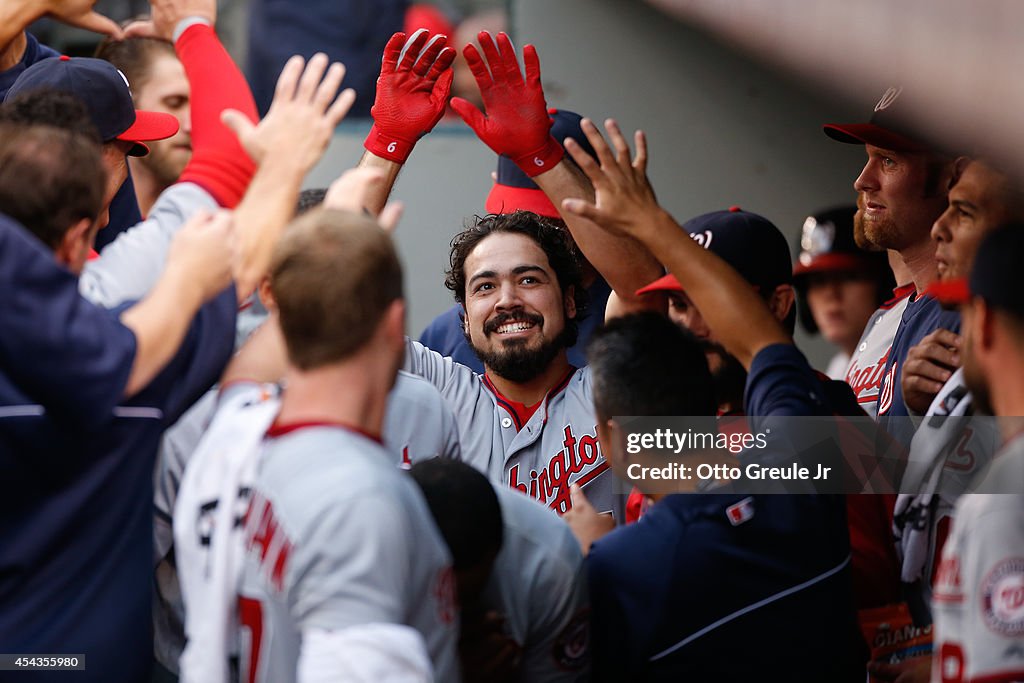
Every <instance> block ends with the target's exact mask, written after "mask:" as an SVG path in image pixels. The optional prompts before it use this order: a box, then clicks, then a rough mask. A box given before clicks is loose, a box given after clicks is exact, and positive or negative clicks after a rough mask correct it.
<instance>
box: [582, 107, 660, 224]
mask: <svg viewBox="0 0 1024 683" xmlns="http://www.w3.org/2000/svg"><path fill="white" fill-rule="evenodd" d="M580 126H581V127H582V128H583V133H584V134H585V135H586V136H587V140H589V141H590V144H591V145H592V146H593V148H594V151H595V152H596V153H597V160H596V161H595V160H594V159H593V158H592V157H591V156H590V155H589V154H587V153H586V152H585V151H583V148H582V147H580V146H579V144H577V143H576V142H575V141H574V140H572V139H569V138H567V139H566V141H565V148H566V150H568V151H569V154H570V155H571V156H572V158H573V160H574V161H575V162H576V164H577V165H578V166H579V167H580V169H581V170H582V171H583V172H584V173H585V174H586V176H587V177H588V178H589V179H590V182H591V183H592V184H593V185H594V195H595V198H594V202H593V203H591V202H587V201H585V200H583V199H566V200H563V202H562V208H563V209H564V210H565V211H567V212H569V213H572V214H575V215H577V216H583V217H584V218H587V219H589V220H591V221H593V222H594V223H597V224H598V225H600V226H601V227H603V228H605V229H606V230H609V231H611V232H615V233H619V234H624V235H630V236H634V237H636V236H637V235H636V232H637V230H640V229H643V228H645V227H649V226H651V225H653V224H654V221H651V220H649V218H650V217H651V216H652V215H654V214H656V213H657V212H659V211H661V209H660V207H659V206H658V200H657V199H656V198H655V196H654V190H653V188H651V183H650V181H648V179H647V139H646V138H645V137H644V134H643V132H641V131H637V132H636V134H635V135H634V143H635V144H636V156H635V157H633V158H632V159H630V151H629V144H628V143H627V142H626V139H625V138H624V137H623V135H622V131H621V130H619V126H618V124H617V123H615V121H613V120H612V119H608V120H607V121H605V130H607V131H608V137H609V138H610V139H611V141H612V146H613V147H614V148H615V151H614V152H613V151H612V149H611V148H610V147H609V146H608V143H607V142H605V139H604V137H602V135H601V133H600V132H599V131H598V130H597V127H596V126H595V125H594V123H593V121H591V120H590V119H583V121H582V122H581V123H580Z"/></svg>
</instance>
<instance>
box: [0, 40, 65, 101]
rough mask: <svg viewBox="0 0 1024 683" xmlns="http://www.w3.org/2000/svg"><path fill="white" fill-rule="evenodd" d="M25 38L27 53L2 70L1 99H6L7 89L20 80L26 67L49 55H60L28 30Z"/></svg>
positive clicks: (0, 76) (0, 81)
mask: <svg viewBox="0 0 1024 683" xmlns="http://www.w3.org/2000/svg"><path fill="white" fill-rule="evenodd" d="M25 39H26V44H25V53H24V54H23V55H22V56H21V61H19V62H18V63H17V64H15V65H14V66H12V67H11V68H10V69H7V70H5V71H0V101H2V100H3V99H4V97H5V96H6V95H7V91H8V90H10V88H11V86H12V85H14V81H16V80H18V76H20V75H21V73H22V72H23V71H24V70H25V69H27V68H29V67H30V66H32V65H33V64H35V63H36V62H38V61H40V60H43V59H47V58H48V57H59V56H60V53H59V52H57V51H56V50H54V49H53V48H50V47H47V46H46V45H42V44H41V43H40V42H39V41H38V40H36V37H35V36H34V35H32V34H31V33H28V32H26V33H25Z"/></svg>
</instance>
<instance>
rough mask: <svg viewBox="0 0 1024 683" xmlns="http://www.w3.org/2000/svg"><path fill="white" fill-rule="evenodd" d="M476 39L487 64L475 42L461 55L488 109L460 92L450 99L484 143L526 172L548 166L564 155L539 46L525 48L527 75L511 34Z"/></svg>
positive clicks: (524, 64) (482, 36) (481, 36)
mask: <svg viewBox="0 0 1024 683" xmlns="http://www.w3.org/2000/svg"><path fill="white" fill-rule="evenodd" d="M478 40H479V41H480V46H481V48H482V49H483V51H484V55H485V56H486V57H487V63H486V64H485V63H484V60H483V58H482V57H481V56H480V53H479V51H477V49H476V47H474V46H473V45H467V46H466V47H465V49H464V50H463V55H464V56H465V58H466V63H467V64H468V65H469V68H470V70H471V71H472V72H473V76H474V78H476V82H477V85H478V86H479V87H480V95H481V98H482V99H483V102H484V109H485V110H486V113H484V112H481V111H480V110H479V109H477V108H476V107H475V106H473V105H472V104H471V103H470V102H469V101H467V100H464V99H462V98H460V97H455V98H452V109H454V110H455V111H456V113H458V115H459V116H461V117H462V118H463V120H464V121H465V122H466V123H467V124H468V125H469V127H470V128H472V129H473V132H475V133H476V135H477V137H479V138H480V139H481V140H482V141H483V142H484V144H486V145H487V146H488V147H490V148H491V149H492V150H494V151H495V152H497V153H498V154H504V155H505V156H507V157H510V158H511V159H512V160H513V161H515V162H516V164H517V165H519V167H520V168H522V169H523V171H524V172H526V173H527V174H528V175H536V174H538V173H541V172H543V171H546V170H548V169H550V168H551V167H552V166H554V165H555V164H556V163H558V161H560V160H561V158H562V154H563V152H562V148H561V146H560V145H559V144H558V143H557V142H556V141H555V140H554V138H552V137H551V124H552V120H551V117H550V116H549V115H548V107H547V103H546V101H545V99H544V89H543V88H542V87H541V82H540V59H539V58H538V57H537V51H536V49H534V47H533V46H532V45H527V46H526V47H525V48H523V66H524V68H525V70H526V76H525V78H524V77H523V73H522V72H521V71H520V70H519V60H518V59H517V58H516V53H515V48H514V47H513V46H512V41H511V40H509V37H508V36H507V35H505V34H504V33H499V34H498V39H497V42H495V41H494V39H493V38H492V37H491V35H490V34H489V33H487V32H486V31H485V32H482V33H480V34H479V36H478Z"/></svg>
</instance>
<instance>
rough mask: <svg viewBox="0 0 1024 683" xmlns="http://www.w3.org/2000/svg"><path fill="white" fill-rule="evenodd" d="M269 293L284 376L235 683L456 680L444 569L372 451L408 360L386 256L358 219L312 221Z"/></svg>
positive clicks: (262, 465) (288, 244)
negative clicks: (357, 676)
mask: <svg viewBox="0 0 1024 683" xmlns="http://www.w3.org/2000/svg"><path fill="white" fill-rule="evenodd" d="M270 286H271V290H272V291H273V295H274V299H275V300H276V302H277V305H278V310H279V316H280V322H281V330H282V333H283V335H284V339H285V346H286V348H287V352H288V360H289V370H288V373H287V375H286V380H285V383H286V385H287V390H286V392H285V394H284V397H283V399H282V402H281V411H280V413H279V414H278V415H277V418H276V420H275V422H274V424H273V425H272V426H271V428H270V430H269V431H268V432H267V436H266V440H265V442H264V446H263V450H262V453H261V454H260V456H259V461H258V464H257V475H256V485H255V488H254V491H253V495H252V498H251V501H250V505H249V509H248V512H247V513H246V521H245V531H244V535H245V537H246V542H247V546H248V552H247V555H246V558H245V563H244V567H243V572H242V587H241V595H240V597H239V620H240V622H241V631H242V639H241V643H242V649H241V671H242V679H243V680H249V681H267V682H270V681H274V682H275V683H278V682H282V681H283V682H287V681H294V680H305V679H308V678H310V677H314V678H316V677H319V678H317V680H341V679H342V676H343V675H344V674H345V673H349V674H351V673H352V672H353V671H357V670H359V671H363V672H365V671H376V673H374V674H373V675H374V676H376V677H377V678H384V677H385V676H386V675H391V674H393V673H394V672H395V671H396V669H397V668H398V667H412V669H413V670H415V671H416V675H417V676H419V678H416V679H414V680H423V679H425V678H429V676H430V675H431V673H430V670H431V669H432V670H433V675H434V676H435V677H436V678H437V679H438V680H444V681H449V680H451V681H457V680H459V668H458V661H457V657H456V651H455V644H456V640H457V634H458V616H457V614H456V612H455V604H454V594H453V591H454V583H453V576H452V569H451V560H450V556H449V554H448V551H447V549H446V547H445V545H444V541H443V540H442V538H441V537H440V534H439V533H438V531H437V529H436V528H435V527H434V525H433V523H432V522H431V518H430V512H429V510H428V509H427V506H426V503H425V502H424V500H423V498H422V496H421V495H420V493H419V491H418V490H417V489H416V487H415V484H413V482H412V481H410V480H409V479H408V478H406V477H405V476H404V475H403V474H402V473H401V471H400V470H398V469H397V468H395V467H394V465H393V464H392V461H391V458H390V457H389V456H388V455H387V453H386V451H385V450H384V448H383V446H382V445H381V441H380V434H381V429H382V424H383V420H384V412H385V405H386V402H387V394H388V391H389V390H390V388H391V386H392V385H393V384H394V381H395V375H396V373H397V371H398V367H399V365H400V363H401V358H402V353H403V350H404V347H405V337H404V322H405V320H404V318H405V304H404V301H403V299H402V271H401V266H400V264H399V263H398V258H397V255H396V253H395V249H394V246H393V244H392V243H391V240H390V239H389V238H388V237H387V235H386V234H385V233H384V232H383V231H382V230H381V229H380V227H379V226H378V225H377V224H376V223H375V222H373V221H371V220H368V219H365V218H363V217H360V216H357V215H355V214H345V213H342V212H338V211H331V210H319V211H314V212H311V213H309V214H307V215H306V216H304V217H303V218H301V219H300V220H299V221H298V222H297V223H296V224H295V225H293V226H292V228H291V230H289V232H288V233H287V234H286V235H285V236H284V238H283V239H282V241H281V242H280V243H279V245H278V247H277V251H276V254H275V258H274V261H273V263H272V266H271V284H270ZM345 302H352V303H351V304H350V305H346V304H345ZM424 644H425V648H424ZM423 652H425V653H427V654H428V655H429V663H428V662H427V661H425V658H424V657H417V653H423ZM371 666H372V667H379V669H372V668H369V669H368V668H367V667H371Z"/></svg>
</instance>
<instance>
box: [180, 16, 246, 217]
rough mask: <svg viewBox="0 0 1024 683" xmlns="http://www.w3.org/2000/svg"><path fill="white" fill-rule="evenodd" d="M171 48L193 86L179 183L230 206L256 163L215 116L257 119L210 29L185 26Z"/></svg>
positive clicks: (239, 75)
mask: <svg viewBox="0 0 1024 683" xmlns="http://www.w3.org/2000/svg"><path fill="white" fill-rule="evenodd" d="M174 49H175V51H176V52H177V53H178V58H179V59H180V60H181V63H182V65H183V66H184V67H185V74H186V75H187V76H188V81H189V84H190V86H191V88H192V97H191V100H192V159H191V160H190V161H189V163H188V165H187V166H186V167H185V170H184V171H183V172H182V174H181V179H180V180H181V182H190V183H195V184H196V185H199V186H200V187H202V188H203V189H204V190H206V191H207V192H209V193H210V194H211V195H212V196H213V198H214V199H216V200H217V202H218V203H219V204H220V205H221V206H224V207H226V208H229V209H230V208H234V207H235V206H237V205H238V202H239V201H241V199H242V195H244V194H245V190H246V188H247V187H248V186H249V181H250V180H252V176H253V173H255V171H256V165H255V164H254V163H253V161H252V159H250V158H249V155H248V154H246V152H245V150H244V149H242V146H241V144H240V143H239V142H238V138H237V137H235V134H234V133H233V132H231V130H230V129H229V128H228V127H227V126H225V125H224V124H223V123H221V121H220V115H221V112H223V111H224V110H225V109H237V110H238V111H240V112H242V113H243V114H245V115H246V116H248V117H249V118H250V119H251V120H252V121H253V122H254V123H255V122H257V121H259V114H258V113H257V111H256V102H255V101H254V100H253V97H252V91H250V89H249V84H248V83H247V82H246V80H245V77H244V76H243V75H242V72H241V71H239V70H238V67H237V66H235V63H234V61H232V59H231V57H230V55H228V53H227V51H226V50H225V49H224V46H223V45H221V42H220V40H219V39H218V38H217V34H216V33H215V32H214V30H213V27H211V26H207V25H205V24H195V25H193V26H190V27H189V28H187V29H186V30H185V32H184V33H182V35H181V37H180V38H178V41H177V42H176V43H175V44H174Z"/></svg>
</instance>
